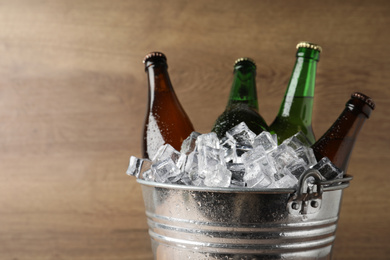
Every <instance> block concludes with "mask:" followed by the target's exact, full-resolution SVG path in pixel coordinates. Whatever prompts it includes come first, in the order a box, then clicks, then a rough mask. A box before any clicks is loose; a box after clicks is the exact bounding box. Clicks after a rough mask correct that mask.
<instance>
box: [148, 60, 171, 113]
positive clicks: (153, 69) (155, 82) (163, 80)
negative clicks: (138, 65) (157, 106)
mask: <svg viewBox="0 0 390 260" xmlns="http://www.w3.org/2000/svg"><path fill="white" fill-rule="evenodd" d="M145 70H146V72H147V74H148V85H149V102H150V105H152V104H153V102H154V98H155V93H156V92H159V93H161V92H174V90H173V87H172V83H171V80H170V78H169V74H168V66H167V65H166V63H152V64H148V66H147V67H146V68H145Z"/></svg>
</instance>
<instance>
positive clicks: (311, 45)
mask: <svg viewBox="0 0 390 260" xmlns="http://www.w3.org/2000/svg"><path fill="white" fill-rule="evenodd" d="M301 47H303V48H309V49H313V50H318V51H319V52H322V48H321V46H320V45H318V44H315V43H311V42H300V43H298V44H297V49H298V48H301Z"/></svg>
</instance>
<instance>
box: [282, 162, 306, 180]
mask: <svg viewBox="0 0 390 260" xmlns="http://www.w3.org/2000/svg"><path fill="white" fill-rule="evenodd" d="M308 168H309V167H308V166H307V164H306V162H305V161H304V160H303V159H298V160H297V161H293V162H291V163H289V164H288V165H286V166H285V168H284V172H289V173H290V174H292V175H293V176H295V178H297V179H299V178H300V177H301V175H302V174H303V173H304V172H305V171H306V170H307V169H308Z"/></svg>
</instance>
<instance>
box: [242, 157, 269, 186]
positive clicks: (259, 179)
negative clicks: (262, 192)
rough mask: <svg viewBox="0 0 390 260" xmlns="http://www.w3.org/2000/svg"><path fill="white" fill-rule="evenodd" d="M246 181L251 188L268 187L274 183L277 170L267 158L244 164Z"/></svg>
mask: <svg viewBox="0 0 390 260" xmlns="http://www.w3.org/2000/svg"><path fill="white" fill-rule="evenodd" d="M244 166H245V174H244V178H243V179H244V181H245V182H246V183H247V186H248V187H249V188H253V187H267V186H269V185H270V184H271V183H272V181H273V180H272V179H273V175H274V174H275V173H276V169H275V168H274V166H273V164H272V163H271V162H270V161H269V159H268V157H267V156H263V157H259V158H256V159H254V160H248V161H245V162H244Z"/></svg>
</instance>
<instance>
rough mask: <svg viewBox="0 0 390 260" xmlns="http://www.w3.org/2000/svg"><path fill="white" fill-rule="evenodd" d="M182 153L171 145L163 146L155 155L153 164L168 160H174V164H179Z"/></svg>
mask: <svg viewBox="0 0 390 260" xmlns="http://www.w3.org/2000/svg"><path fill="white" fill-rule="evenodd" d="M180 156H181V153H180V152H179V151H177V150H176V149H175V148H173V147H172V145H170V144H164V145H163V146H161V147H160V148H159V149H158V150H157V152H156V154H155V155H154V157H153V159H152V162H153V163H156V162H158V161H164V160H166V159H168V158H170V159H172V161H173V162H174V163H177V162H178V160H179V158H180Z"/></svg>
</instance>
